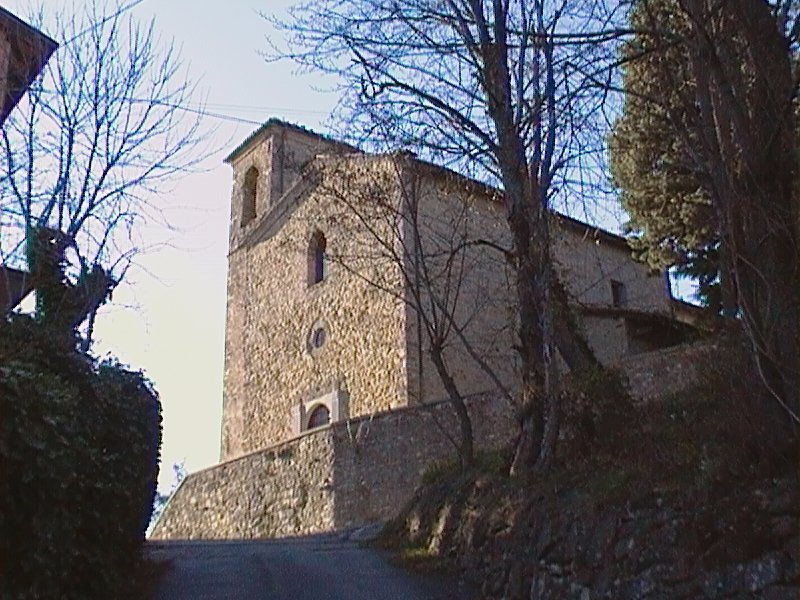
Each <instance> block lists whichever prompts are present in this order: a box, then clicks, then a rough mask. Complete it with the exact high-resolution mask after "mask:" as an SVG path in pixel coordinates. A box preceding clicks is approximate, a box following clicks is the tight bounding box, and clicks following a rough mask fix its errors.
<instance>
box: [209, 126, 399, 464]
mask: <svg viewBox="0 0 800 600" xmlns="http://www.w3.org/2000/svg"><path fill="white" fill-rule="evenodd" d="M267 141H268V140H267ZM265 143H266V142H265ZM244 166H246V163H245V165H242V167H244ZM236 169H237V170H238V169H239V167H238V166H236ZM348 174H349V175H350V176H351V177H354V178H355V179H356V180H357V181H369V182H371V185H378V182H382V184H383V185H385V186H386V187H387V188H388V189H389V190H391V186H392V182H394V181H395V178H394V174H393V172H392V171H391V165H387V164H385V163H384V164H380V163H377V162H369V161H360V162H359V163H358V164H357V165H354V166H353V167H352V168H348ZM320 177H321V182H320V183H319V184H318V185H316V186H315V187H314V188H313V189H312V190H311V191H310V192H309V193H308V194H306V195H305V196H303V197H301V198H299V199H298V198H296V197H294V196H292V193H291V191H290V192H288V193H287V195H286V196H284V197H282V198H281V199H280V200H278V203H279V204H278V205H276V206H274V207H273V210H275V211H278V212H279V214H286V215H287V216H286V219H285V221H284V222H282V223H281V224H280V226H278V227H277V228H276V229H275V230H274V231H271V232H266V233H265V232H262V231H261V230H259V229H258V227H260V226H261V225H256V229H255V230H254V232H253V234H252V236H251V237H250V238H249V239H248V240H247V242H246V243H245V244H244V245H242V246H241V247H239V248H238V249H236V250H235V251H233V253H232V254H231V256H230V259H229V291H228V316H227V331H226V357H225V364H226V372H225V405H224V409H223V412H224V420H223V443H222V459H223V460H225V459H229V458H234V457H236V456H240V455H243V454H247V453H250V452H255V451H257V450H259V449H262V448H266V447H268V446H271V445H273V444H275V443H279V442H281V441H282V440H286V439H289V438H291V437H292V436H294V435H296V434H297V433H298V430H299V429H302V427H298V426H297V423H296V422H295V421H296V417H295V415H297V414H298V413H299V407H301V406H302V407H304V409H305V408H306V407H311V406H313V403H314V402H315V399H318V398H320V397H323V396H325V395H327V394H330V393H332V392H336V393H339V392H341V395H342V396H346V397H347V403H346V406H347V410H346V411H343V414H341V415H340V417H341V418H344V419H346V418H348V417H349V418H355V417H358V416H360V415H365V414H372V413H375V412H381V411H385V410H390V409H393V408H399V407H400V406H403V405H404V403H405V402H406V398H407V395H406V393H405V386H406V378H405V371H404V352H403V349H404V340H403V335H402V331H403V319H404V310H403V306H402V302H401V301H400V300H399V299H398V298H397V297H396V296H393V295H392V294H388V293H386V292H385V291H382V290H381V289H379V288H378V287H376V285H373V283H374V282H378V283H380V284H382V285H383V286H385V287H392V286H394V287H395V288H396V287H398V286H399V282H400V276H399V274H398V272H397V269H396V267H395V265H394V264H393V263H392V262H391V261H390V260H388V259H382V258H381V257H380V256H377V257H376V256H374V252H373V253H372V256H369V255H367V256H366V257H364V255H365V251H364V249H365V247H366V245H367V242H366V241H365V239H364V238H365V236H366V235H368V234H366V233H365V232H363V231H362V230H359V228H358V223H357V218H356V216H355V215H354V214H353V213H352V212H349V213H348V212H347V211H343V210H341V209H340V208H338V204H337V198H336V195H337V194H341V195H345V194H346V190H345V189H343V182H342V180H341V177H340V174H339V173H338V172H336V171H335V170H333V169H331V172H328V171H324V170H323V172H322V174H321V176H320ZM387 193H390V192H387ZM292 202H296V205H294V206H292V207H285V206H283V205H282V204H281V203H292ZM316 232H322V234H324V236H325V239H326V249H325V253H326V269H325V276H324V278H323V280H322V281H320V282H317V283H313V282H310V281H309V276H308V275H309V273H308V271H309V257H308V253H309V243H310V240H311V239H312V237H313V236H315V234H316ZM341 255H344V256H349V257H355V258H353V261H351V262H350V263H349V264H350V265H351V266H352V265H353V264H356V266H357V268H358V269H359V272H358V274H354V273H353V272H352V271H351V270H348V269H346V268H344V267H343V266H342V265H341V264H339V263H338V262H337V261H336V260H335V257H337V256H341ZM360 257H364V258H360ZM359 261H360V262H359ZM319 328H322V329H324V340H323V343H322V344H321V345H320V347H316V348H315V347H312V345H311V341H310V340H311V337H312V333H313V331H315V330H316V329H319Z"/></svg>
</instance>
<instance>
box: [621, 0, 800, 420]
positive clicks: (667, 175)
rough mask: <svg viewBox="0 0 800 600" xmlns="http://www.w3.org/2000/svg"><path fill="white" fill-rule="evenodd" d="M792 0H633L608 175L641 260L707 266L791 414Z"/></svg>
mask: <svg viewBox="0 0 800 600" xmlns="http://www.w3.org/2000/svg"><path fill="white" fill-rule="evenodd" d="M799 14H800V7H798V5H797V2H796V1H792V0H785V1H776V2H767V1H765V0H729V1H727V2H712V1H710V0H636V1H635V2H634V3H633V8H632V11H631V25H632V28H633V30H634V31H635V32H636V34H635V36H634V38H633V39H632V40H631V41H630V42H629V43H628V44H627V45H626V46H625V47H624V50H623V53H624V57H625V59H626V61H627V65H626V69H625V74H624V77H625V78H624V85H625V94H626V99H625V107H624V116H623V117H622V118H621V119H620V120H619V122H618V123H617V124H616V127H615V131H614V134H613V135H612V138H611V143H610V146H611V162H612V169H613V173H614V177H615V179H616V181H617V183H618V185H620V186H621V187H622V189H623V202H624V203H625V205H626V208H627V209H628V210H629V211H630V213H631V217H632V218H631V224H630V225H631V228H632V229H633V230H634V231H637V232H639V233H640V234H641V235H640V238H639V241H638V244H639V247H640V250H641V252H642V254H643V257H644V258H645V259H646V260H648V261H650V262H651V263H652V264H664V263H673V264H678V265H682V266H683V267H684V268H687V269H688V270H690V271H695V272H699V273H701V274H702V275H703V276H704V277H705V283H707V284H708V283H713V282H715V281H716V279H717V276H718V274H719V276H720V277H719V278H720V279H721V281H722V283H723V285H722V290H723V292H727V293H726V294H723V299H722V304H723V305H724V306H725V308H726V309H727V310H728V311H729V312H739V313H740V314H741V316H742V321H743V324H744V328H745V331H746V332H747V335H748V338H749V341H750V342H751V345H752V349H753V355H754V358H755V360H756V363H757V365H758V367H759V372H760V373H761V376H762V379H763V380H764V383H765V387H766V389H768V390H769V392H770V393H771V395H772V396H773V397H774V398H776V399H777V400H778V402H779V403H780V404H781V405H782V406H783V407H784V408H785V409H787V410H788V412H789V414H791V415H792V417H793V419H794V420H796V421H798V422H800V417H798V403H799V400H798V381H799V380H800V358H798V357H799V356H800V355H798V341H799V338H800V255H799V254H798V238H799V237H800V209H799V208H798V198H800V195H799V194H798V189H797V183H798V175H797V174H798V148H797V146H798V137H797V135H796V131H797V129H796V127H797V124H796V120H795V112H794V110H793V103H795V107H796V97H797V89H798V76H797V48H798V36H799V35H800V18H799V17H798V15H799Z"/></svg>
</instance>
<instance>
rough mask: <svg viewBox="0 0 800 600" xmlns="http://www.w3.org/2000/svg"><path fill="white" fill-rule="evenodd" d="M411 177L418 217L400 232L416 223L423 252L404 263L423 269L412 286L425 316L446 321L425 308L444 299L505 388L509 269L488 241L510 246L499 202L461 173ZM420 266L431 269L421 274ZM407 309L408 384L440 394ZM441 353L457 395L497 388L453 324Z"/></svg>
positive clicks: (509, 383)
mask: <svg viewBox="0 0 800 600" xmlns="http://www.w3.org/2000/svg"><path fill="white" fill-rule="evenodd" d="M412 169H413V167H412ZM414 174H415V173H414V172H413V170H412V172H411V173H410V175H412V176H413V175H414ZM409 179H412V178H411V177H410V178H409ZM414 183H415V185H414V187H413V188H412V189H413V193H414V194H415V195H416V197H417V198H418V201H419V204H418V214H419V216H418V219H417V222H418V225H416V226H415V225H414V224H413V223H409V224H407V226H406V234H405V235H406V237H407V238H409V239H411V238H412V236H413V235H414V233H415V232H414V229H418V230H419V235H420V238H421V242H420V246H421V247H422V252H421V253H419V252H418V253H417V255H416V257H415V258H416V260H417V261H418V262H419V263H420V264H419V265H418V266H416V267H414V265H413V264H410V265H409V267H408V268H409V271H410V272H411V273H412V274H414V273H415V272H416V273H422V274H420V275H417V276H416V277H415V278H414V280H415V281H417V282H419V283H417V285H416V287H418V288H419V292H420V294H421V297H422V302H421V304H422V306H423V308H424V310H425V313H426V315H427V317H428V319H429V320H430V321H432V322H435V321H438V322H439V323H442V324H443V325H446V319H447V316H445V314H444V311H441V310H438V311H437V310H434V309H431V308H430V306H431V304H432V303H431V301H430V297H431V294H433V295H434V296H435V297H436V298H437V302H434V303H433V304H437V303H440V304H445V305H447V307H448V310H447V311H446V313H447V315H449V316H451V317H453V318H454V321H455V323H456V324H457V326H458V327H459V328H460V329H461V330H462V331H463V334H464V337H465V338H466V340H467V341H468V343H469V345H470V346H471V348H472V349H473V350H474V351H475V352H476V353H477V355H478V356H479V357H480V358H481V359H482V360H483V361H485V362H486V364H488V365H489V366H490V368H491V370H492V372H493V373H494V375H495V376H496V377H497V378H498V379H499V380H500V381H501V382H502V383H503V385H505V386H506V387H507V388H509V389H515V388H516V387H517V385H518V383H517V381H516V380H517V374H516V373H515V371H514V365H515V362H514V358H515V353H514V351H513V349H512V348H513V344H514V337H515V331H514V318H515V317H514V315H515V309H514V304H515V302H514V292H513V289H514V288H513V280H512V279H511V277H512V273H511V272H510V270H509V269H508V265H507V262H506V260H505V256H504V255H503V254H502V253H501V252H500V251H498V250H496V249H494V248H491V247H489V245H488V244H487V242H490V243H493V244H496V245H497V246H498V247H500V248H510V243H509V240H508V237H509V235H508V227H507V225H506V223H505V216H504V214H503V212H502V206H501V205H500V204H499V203H496V202H494V201H491V200H487V199H486V198H484V197H482V196H479V195H476V194H474V193H473V192H472V191H471V190H469V189H468V188H465V186H464V182H463V180H462V179H461V178H450V177H447V176H442V175H440V174H438V173H437V174H435V175H430V174H426V173H424V172H423V173H421V174H419V176H418V177H417V178H416V179H415V181H414ZM423 263H424V264H423ZM415 269H416V271H415ZM423 269H427V273H430V274H431V275H432V276H431V277H430V278H426V277H425V275H424V272H423ZM407 313H408V314H407V318H406V325H407V331H406V339H407V353H408V373H409V385H408V388H409V392H410V394H411V396H412V399H413V401H417V402H419V401H421V402H432V401H437V400H442V399H445V398H446V397H447V393H446V392H445V389H444V386H443V384H442V382H441V379H440V377H439V375H438V373H437V371H436V368H435V366H434V364H433V362H432V361H431V359H430V354H429V348H430V343H431V339H430V336H429V334H428V333H427V331H426V328H425V326H424V323H423V322H422V319H420V316H419V315H418V313H417V311H416V310H412V309H411V308H409V309H408V311H407ZM442 329H445V327H442ZM444 358H445V362H446V363H447V366H448V369H449V372H450V374H451V375H452V376H453V378H454V380H455V382H456V384H457V385H458V388H459V391H460V392H461V394H462V395H465V396H469V395H473V394H480V393H484V392H487V391H495V392H496V391H497V390H496V385H495V384H494V383H493V381H492V379H491V378H490V377H489V375H487V373H486V372H485V371H483V370H482V369H481V367H480V365H479V363H478V362H477V361H476V360H475V358H474V357H472V356H471V355H470V353H469V352H468V351H467V348H466V346H465V345H464V343H463V342H462V341H461V339H460V337H459V336H458V335H457V333H456V330H455V328H451V329H450V331H449V332H448V333H447V337H446V339H445V350H444Z"/></svg>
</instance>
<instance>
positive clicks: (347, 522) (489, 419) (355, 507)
mask: <svg viewBox="0 0 800 600" xmlns="http://www.w3.org/2000/svg"><path fill="white" fill-rule="evenodd" d="M468 407H469V410H470V414H471V417H472V424H473V428H474V436H475V447H476V448H478V449H482V450H489V449H499V448H503V447H505V446H507V445H508V444H509V443H510V442H511V441H512V440H513V439H514V436H515V435H516V432H517V424H516V421H515V419H514V418H513V414H514V413H513V410H512V408H511V406H510V405H509V403H508V402H507V401H504V400H499V399H497V398H494V397H492V396H490V395H483V396H478V397H474V398H472V399H470V400H469V401H468ZM457 431H458V425H457V421H456V417H455V413H454V411H453V410H452V408H451V405H450V403H449V402H439V403H436V404H429V405H427V406H419V407H411V408H406V409H402V410H399V411H394V412H391V413H388V414H384V415H380V417H377V418H375V419H372V420H370V419H364V420H362V421H361V422H360V423H358V424H354V426H351V427H350V428H346V427H342V426H337V427H335V428H334V443H335V447H336V458H335V463H334V482H335V485H336V496H335V498H336V500H335V503H334V515H335V517H334V520H335V523H336V526H337V528H347V527H353V526H356V525H359V524H363V523H369V522H374V521H385V520H388V519H390V518H391V517H393V516H395V515H396V514H397V512H398V510H399V509H400V507H402V506H404V505H405V504H406V503H407V502H408V501H409V500H411V497H412V496H413V494H414V492H415V491H416V489H417V487H418V486H419V484H420V483H421V482H422V475H423V473H424V472H425V471H426V469H428V468H430V467H431V465H434V464H437V463H445V462H452V461H455V460H457V453H456V451H455V448H454V446H453V444H452V443H451V442H450V440H449V439H448V436H450V435H453V434H454V433H455V432H457Z"/></svg>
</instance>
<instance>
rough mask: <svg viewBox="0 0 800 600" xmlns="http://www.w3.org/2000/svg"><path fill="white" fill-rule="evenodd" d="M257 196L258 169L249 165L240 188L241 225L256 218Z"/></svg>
mask: <svg viewBox="0 0 800 600" xmlns="http://www.w3.org/2000/svg"><path fill="white" fill-rule="evenodd" d="M257 197H258V169H256V168H255V167H250V168H249V169H247V172H246V173H245V174H244V188H243V190H242V227H244V226H245V225H247V224H248V223H249V222H250V221H252V220H253V219H255V218H256V198H257Z"/></svg>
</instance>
